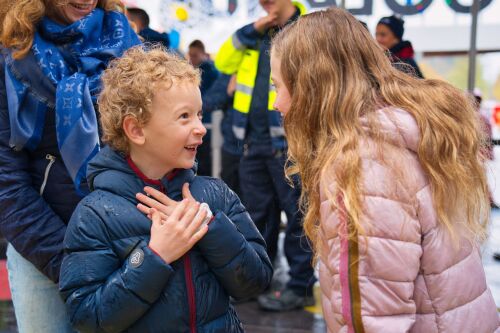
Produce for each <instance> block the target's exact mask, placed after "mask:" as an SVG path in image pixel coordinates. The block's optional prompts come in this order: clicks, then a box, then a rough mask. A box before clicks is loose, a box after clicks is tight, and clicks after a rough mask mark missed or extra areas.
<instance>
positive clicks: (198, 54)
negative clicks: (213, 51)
mask: <svg viewBox="0 0 500 333" xmlns="http://www.w3.org/2000/svg"><path fill="white" fill-rule="evenodd" d="M188 57H189V62H190V63H191V64H192V65H193V66H194V67H199V66H200V65H201V63H202V62H203V61H205V60H206V57H207V56H206V53H205V52H203V50H202V49H200V48H198V47H190V48H189V50H188Z"/></svg>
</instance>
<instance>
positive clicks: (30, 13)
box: [0, 0, 124, 59]
mask: <svg viewBox="0 0 500 333" xmlns="http://www.w3.org/2000/svg"><path fill="white" fill-rule="evenodd" d="M68 1H69V0H2V6H1V8H0V43H1V44H3V46H5V47H8V48H12V49H13V50H14V52H13V57H14V58H15V59H21V58H23V57H24V56H26V54H27V53H28V52H29V50H30V48H31V46H32V45H33V38H34V35H35V30H36V26H37V24H38V23H39V22H40V20H41V19H42V18H43V17H44V16H45V15H46V14H47V8H50V6H62V5H64V4H66V3H67V2H68ZM97 7H99V8H102V9H104V10H106V11H112V10H114V11H121V12H123V11H124V6H123V4H122V2H121V1H120V0H99V1H98V2H97Z"/></svg>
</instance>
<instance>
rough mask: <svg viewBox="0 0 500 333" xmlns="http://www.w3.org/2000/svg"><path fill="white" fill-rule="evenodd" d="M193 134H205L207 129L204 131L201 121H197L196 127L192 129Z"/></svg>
mask: <svg viewBox="0 0 500 333" xmlns="http://www.w3.org/2000/svg"><path fill="white" fill-rule="evenodd" d="M194 133H195V134H196V135H200V136H204V135H205V134H207V129H206V127H205V125H203V123H202V122H201V120H199V122H198V124H197V125H196V127H195V129H194Z"/></svg>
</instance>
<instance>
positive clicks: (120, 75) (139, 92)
mask: <svg viewBox="0 0 500 333" xmlns="http://www.w3.org/2000/svg"><path fill="white" fill-rule="evenodd" d="M146 48H147V47H144V46H136V47H134V48H131V49H129V50H128V51H126V52H125V53H124V55H123V56H122V57H121V58H117V59H115V60H113V61H112V62H111V63H110V65H109V67H108V69H106V70H105V71H104V74H103V76H102V82H103V88H102V92H101V95H100V96H99V101H98V104H99V114H100V122H101V127H102V132H103V136H102V141H103V142H105V143H107V144H109V145H110V146H111V147H112V148H113V149H115V150H118V151H120V152H122V153H124V154H128V153H129V142H128V139H127V136H126V135H125V132H124V130H123V119H124V118H125V117H126V116H133V117H135V118H136V119H137V121H138V123H139V125H140V126H143V125H145V124H146V123H147V122H148V121H149V119H150V118H151V107H152V102H153V96H154V94H155V92H156V91H157V89H158V88H159V86H161V88H163V89H169V88H170V87H171V86H172V85H173V84H174V83H179V82H189V83H193V84H195V85H197V86H199V85H200V80H201V79H200V72H199V70H198V69H195V68H194V67H193V66H192V65H191V64H189V63H188V62H187V61H186V60H185V59H183V58H181V57H179V56H178V55H176V54H173V53H169V52H167V51H166V50H165V49H164V48H162V47H161V46H154V47H149V48H148V49H146Z"/></svg>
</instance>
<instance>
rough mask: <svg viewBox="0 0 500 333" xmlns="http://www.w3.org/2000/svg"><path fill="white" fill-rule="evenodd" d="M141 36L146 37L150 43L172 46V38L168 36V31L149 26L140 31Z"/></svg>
mask: <svg viewBox="0 0 500 333" xmlns="http://www.w3.org/2000/svg"><path fill="white" fill-rule="evenodd" d="M139 36H141V37H142V38H144V40H145V41H146V42H150V43H160V44H161V45H163V46H164V47H165V48H167V49H168V48H169V47H170V38H169V37H168V34H166V33H161V32H158V31H156V30H153V29H151V28H149V27H147V28H144V29H142V30H141V31H140V32H139Z"/></svg>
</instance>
